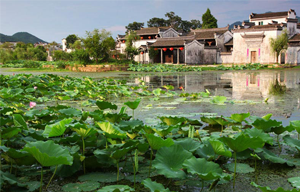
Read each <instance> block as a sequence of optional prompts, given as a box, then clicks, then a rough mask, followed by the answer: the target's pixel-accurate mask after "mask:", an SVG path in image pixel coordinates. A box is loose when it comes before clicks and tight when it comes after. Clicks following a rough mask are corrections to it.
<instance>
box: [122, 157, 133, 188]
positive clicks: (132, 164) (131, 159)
mask: <svg viewBox="0 0 300 192" xmlns="http://www.w3.org/2000/svg"><path fill="white" fill-rule="evenodd" d="M131 161H132V166H133V179H134V180H133V182H134V189H135V174H136V170H135V165H134V161H133V158H132V156H131ZM124 167H125V166H124Z"/></svg>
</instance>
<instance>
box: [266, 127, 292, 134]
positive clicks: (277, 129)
mask: <svg viewBox="0 0 300 192" xmlns="http://www.w3.org/2000/svg"><path fill="white" fill-rule="evenodd" d="M293 130H294V128H293V127H291V126H287V127H283V126H282V125H280V126H277V127H271V130H270V131H271V132H274V133H275V134H276V135H280V134H282V133H283V132H285V131H288V132H291V131H293Z"/></svg>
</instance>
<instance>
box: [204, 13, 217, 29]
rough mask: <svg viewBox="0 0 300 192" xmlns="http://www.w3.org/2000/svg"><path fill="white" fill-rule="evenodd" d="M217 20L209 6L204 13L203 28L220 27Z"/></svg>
mask: <svg viewBox="0 0 300 192" xmlns="http://www.w3.org/2000/svg"><path fill="white" fill-rule="evenodd" d="M217 21H218V20H217V19H216V18H215V17H214V16H213V15H212V14H211V13H210V10H209V8H207V10H206V12H205V13H204V14H203V15H202V28H203V29H210V28H218V24H217Z"/></svg>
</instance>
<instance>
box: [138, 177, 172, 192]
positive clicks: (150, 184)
mask: <svg viewBox="0 0 300 192" xmlns="http://www.w3.org/2000/svg"><path fill="white" fill-rule="evenodd" d="M142 184H143V185H144V186H145V187H147V188H148V189H150V191H151V192H157V191H159V192H169V191H170V190H169V189H168V188H167V189H165V187H164V186H163V185H162V184H161V183H157V182H155V181H152V180H151V179H150V178H147V179H145V180H144V181H143V182H142Z"/></svg>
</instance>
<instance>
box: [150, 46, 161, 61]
mask: <svg viewBox="0 0 300 192" xmlns="http://www.w3.org/2000/svg"><path fill="white" fill-rule="evenodd" d="M158 53H159V51H158V50H155V49H154V48H153V47H150V49H149V57H150V59H152V60H153V59H154V58H155V57H156V56H157V55H158Z"/></svg>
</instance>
